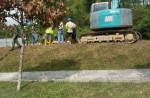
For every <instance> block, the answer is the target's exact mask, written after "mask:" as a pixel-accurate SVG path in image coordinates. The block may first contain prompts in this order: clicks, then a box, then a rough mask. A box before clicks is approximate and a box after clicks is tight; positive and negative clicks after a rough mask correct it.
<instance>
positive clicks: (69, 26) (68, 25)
mask: <svg viewBox="0 0 150 98" xmlns="http://www.w3.org/2000/svg"><path fill="white" fill-rule="evenodd" d="M74 28H76V25H75V24H74V23H73V22H72V19H71V18H68V22H67V23H66V29H67V34H66V39H65V41H66V42H67V40H68V38H69V37H70V42H71V43H72V33H73V29H74Z"/></svg>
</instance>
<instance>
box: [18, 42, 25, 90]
mask: <svg viewBox="0 0 150 98" xmlns="http://www.w3.org/2000/svg"><path fill="white" fill-rule="evenodd" d="M23 56H24V44H22V47H21V49H20V64H19V72H18V84H17V91H20V90H21V81H22V66H23Z"/></svg>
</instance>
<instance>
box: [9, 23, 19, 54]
mask: <svg viewBox="0 0 150 98" xmlns="http://www.w3.org/2000/svg"><path fill="white" fill-rule="evenodd" d="M10 31H12V33H11V34H12V35H13V38H12V39H13V41H12V48H11V49H10V51H12V50H14V48H15V44H17V45H18V47H19V48H21V45H20V43H19V42H18V37H19V28H18V27H17V26H16V25H15V24H13V25H11V26H10Z"/></svg>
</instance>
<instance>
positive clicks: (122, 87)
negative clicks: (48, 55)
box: [0, 82, 150, 98]
mask: <svg viewBox="0 0 150 98" xmlns="http://www.w3.org/2000/svg"><path fill="white" fill-rule="evenodd" d="M149 91H150V83H139V84H134V83H60V82H56V83H53V82H47V83H39V82H24V83H23V85H22V91H20V92H17V91H16V83H9V82H5V83H4V82H0V98H149V96H150V92H149Z"/></svg>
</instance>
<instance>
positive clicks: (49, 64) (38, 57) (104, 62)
mask: <svg viewBox="0 0 150 98" xmlns="http://www.w3.org/2000/svg"><path fill="white" fill-rule="evenodd" d="M9 49H10V47H7V48H0V72H12V71H18V65H19V59H20V50H19V49H16V50H14V51H11V52H10V51H9ZM129 68H131V69H132V68H150V41H146V40H143V41H139V42H137V43H134V44H123V43H95V44H75V45H68V44H65V45H51V46H43V45H37V46H26V47H25V54H24V65H23V70H24V71H50V70H94V69H95V70H98V69H99V70H102V69H103V70H104V69H129Z"/></svg>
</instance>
